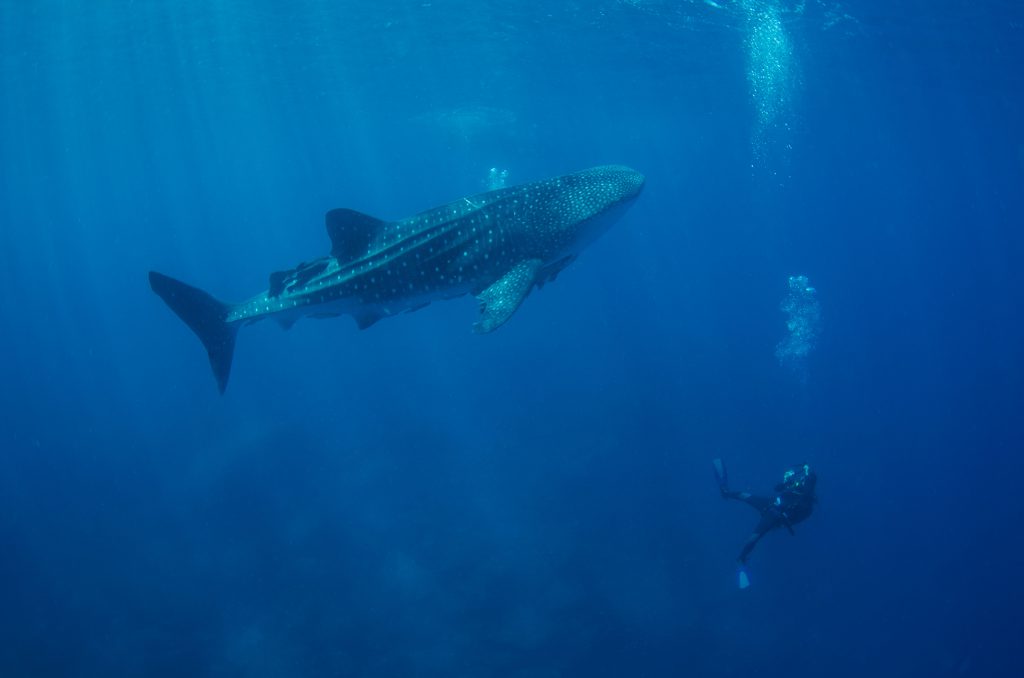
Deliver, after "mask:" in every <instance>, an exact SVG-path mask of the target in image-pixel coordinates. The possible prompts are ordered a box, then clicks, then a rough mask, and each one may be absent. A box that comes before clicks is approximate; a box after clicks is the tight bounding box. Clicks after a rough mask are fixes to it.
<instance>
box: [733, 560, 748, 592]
mask: <svg viewBox="0 0 1024 678" xmlns="http://www.w3.org/2000/svg"><path fill="white" fill-rule="evenodd" d="M736 584H737V585H739V587H740V589H745V588H749V587H750V576H749V575H748V574H747V568H746V567H744V566H743V565H740V567H739V569H738V570H736Z"/></svg>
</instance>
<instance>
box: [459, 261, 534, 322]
mask: <svg viewBox="0 0 1024 678" xmlns="http://www.w3.org/2000/svg"><path fill="white" fill-rule="evenodd" d="M543 264H544V262H542V261H541V260H540V259H527V260H525V261H521V262H519V263H518V264H516V265H515V266H513V267H512V270H510V271H509V272H508V273H506V274H505V275H503V276H502V277H500V278H498V280H497V281H495V282H494V283H492V284H491V286H490V287H488V288H487V289H485V290H484V291H483V292H481V293H480V294H478V295H477V297H476V298H477V299H478V300H479V301H480V320H478V321H477V322H476V324H475V325H473V330H474V331H476V332H479V333H481V334H483V333H486V332H493V331H494V330H496V329H498V328H499V327H501V326H502V325H504V324H505V323H506V322H507V321H508V319H509V318H511V317H512V314H513V313H515V312H516V309H517V308H519V305H520V304H522V303H523V299H525V298H526V295H528V294H529V293H530V290H532V289H533V285H534V283H536V281H537V272H538V271H540V269H541V266H543Z"/></svg>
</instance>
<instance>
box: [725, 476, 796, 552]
mask: <svg viewBox="0 0 1024 678" xmlns="http://www.w3.org/2000/svg"><path fill="white" fill-rule="evenodd" d="M796 468H798V469H801V470H802V469H808V470H807V471H804V472H803V473H795V474H790V473H789V472H787V480H784V481H783V482H781V483H779V484H778V485H776V486H775V494H774V495H773V496H772V497H770V498H769V497H757V496H755V495H752V494H750V493H749V492H736V491H733V490H730V489H729V488H728V487H727V486H726V479H725V478H724V477H720V478H719V487H720V489H721V491H722V497H724V498H726V499H738V500H740V501H742V502H744V503H745V504H749V505H750V506H753V507H754V508H755V509H756V510H757V512H758V513H760V514H761V520H759V521H758V523H757V526H756V527H754V531H753V532H752V533H751V534H750V536H749V537H747V541H746V543H745V544H744V545H743V550H742V551H740V556H739V559H738V560H739V562H740V563H745V562H747V557H748V556H749V555H750V552H751V551H753V550H754V547H755V546H756V545H757V542H758V541H760V540H761V537H763V536H764V535H766V534H768V533H769V532H771V531H772V530H774V529H775V528H777V527H785V528H786V529H788V530H789V533H790V534H793V526H794V525H796V524H797V523H799V522H801V521H803V520H805V519H806V518H807V517H808V516H809V515H811V512H812V511H813V510H814V501H815V498H814V485H815V482H816V477H815V475H814V474H813V473H810V472H809V468H808V467H807V466H803V467H796Z"/></svg>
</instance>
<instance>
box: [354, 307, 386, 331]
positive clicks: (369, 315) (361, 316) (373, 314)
mask: <svg viewBox="0 0 1024 678" xmlns="http://www.w3.org/2000/svg"><path fill="white" fill-rule="evenodd" d="M352 317H353V318H355V321H356V327H358V328H359V329H361V330H365V329H366V328H367V327H370V326H372V325H374V324H375V323H376V322H377V321H378V320H380V319H381V318H383V317H384V314H382V313H378V312H377V311H362V312H361V313H355V314H353V315H352Z"/></svg>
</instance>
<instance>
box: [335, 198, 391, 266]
mask: <svg viewBox="0 0 1024 678" xmlns="http://www.w3.org/2000/svg"><path fill="white" fill-rule="evenodd" d="M324 220H325V221H326V222H327V235H328V236H330V238H331V256H332V257H334V258H335V259H341V260H347V259H354V258H355V257H357V256H362V255H364V254H366V251H367V250H368V249H369V247H370V243H371V242H373V237H374V236H375V235H376V234H377V233H378V232H379V231H380V229H381V228H382V227H383V226H384V223H385V222H384V221H383V220H381V219H378V218H377V217H371V216H370V215H369V214H363V213H362V212H357V211H355V210H350V209H346V208H344V207H340V208H338V209H334V210H331V211H330V212H328V213H327V214H326V215H325V217H324Z"/></svg>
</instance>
